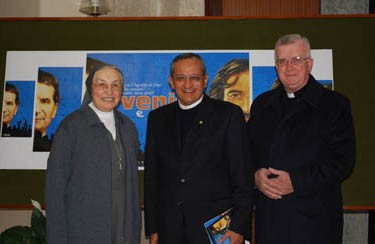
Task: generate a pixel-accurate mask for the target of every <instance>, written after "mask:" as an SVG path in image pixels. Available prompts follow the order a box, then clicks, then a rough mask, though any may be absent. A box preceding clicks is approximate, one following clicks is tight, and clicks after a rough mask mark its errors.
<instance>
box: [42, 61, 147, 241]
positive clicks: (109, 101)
mask: <svg viewBox="0 0 375 244" xmlns="http://www.w3.org/2000/svg"><path fill="white" fill-rule="evenodd" d="M86 89H87V91H86V95H85V99H84V101H83V103H82V106H81V109H79V110H77V111H75V112H73V113H72V114H70V115H68V116H67V117H66V118H65V119H64V121H63V122H62V123H61V125H60V127H59V129H58V130H57V133H56V135H55V137H54V142H53V146H52V149H51V152H50V155H49V158H48V166H47V178H46V211H47V235H48V243H53V244H60V243H64V244H67V243H82V244H83V243H90V244H95V243H98V244H104V243H106V244H107V243H111V244H125V243H126V244H133V243H134V244H135V243H137V244H139V241H140V225H141V224H140V202H139V186H138V173H137V153H138V148H139V140H138V133H137V130H136V128H135V126H134V124H133V123H132V121H131V120H130V119H129V118H127V117H126V116H124V115H123V114H121V113H120V112H118V111H117V110H116V109H115V108H116V106H117V105H118V104H119V102H120V99H121V95H122V90H123V75H122V73H121V71H120V70H119V69H118V68H116V67H115V66H111V65H100V66H97V67H96V68H95V69H94V70H93V71H92V72H91V73H90V75H89V76H88V78H87V80H86Z"/></svg>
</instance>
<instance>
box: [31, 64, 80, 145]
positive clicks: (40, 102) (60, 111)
mask: <svg viewBox="0 0 375 244" xmlns="http://www.w3.org/2000/svg"><path fill="white" fill-rule="evenodd" d="M81 81H82V68H76V67H40V68H39V69H38V79H37V82H36V95H35V113H34V142H33V151H34V152H48V151H49V150H50V149H51V145H52V141H53V135H54V134H55V132H56V130H57V127H58V126H59V124H60V123H61V121H62V120H63V118H64V117H65V116H66V115H68V114H69V113H71V112H73V111H74V110H76V109H78V108H79V106H80V101H81V93H82V91H81V88H82V85H81Z"/></svg>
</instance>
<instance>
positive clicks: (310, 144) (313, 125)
mask: <svg viewBox="0 0 375 244" xmlns="http://www.w3.org/2000/svg"><path fill="white" fill-rule="evenodd" d="M295 96H296V97H295V98H294V99H293V100H291V99H288V98H287V96H286V93H285V91H284V89H283V87H282V86H281V85H280V87H278V88H277V89H275V90H272V91H268V92H266V93H264V94H262V95H260V96H258V97H257V98H256V99H255V101H254V102H253V104H252V107H251V114H250V120H249V121H248V124H247V125H248V133H249V142H250V151H251V162H252V164H253V165H255V167H256V169H259V168H268V167H272V168H275V169H280V170H284V171H287V172H289V174H290V178H291V181H292V184H293V187H294V192H293V193H292V194H289V195H285V196H283V198H282V199H278V200H273V199H270V198H268V197H266V196H265V195H263V194H262V193H261V192H260V191H259V192H257V195H258V197H257V199H256V203H255V205H256V206H255V209H256V211H255V216H256V217H255V220H256V222H255V238H256V243H257V244H258V243H260V244H262V243H280V244H281V243H288V244H300V243H303V244H315V243H319V244H339V243H342V231H343V213H342V196H341V183H342V182H343V181H344V180H345V179H346V178H348V177H349V176H350V174H351V173H352V171H353V169H354V164H355V136H354V127H353V121H352V115H351V111H350V103H349V101H348V99H347V98H346V97H344V96H343V95H341V94H339V93H337V92H335V91H331V90H328V89H326V88H324V87H323V86H322V85H320V84H319V83H318V82H317V81H316V80H315V79H314V78H313V77H312V76H310V79H309V81H308V83H307V85H306V86H305V87H304V88H302V89H301V90H300V91H298V92H296V93H295ZM288 104H289V105H288ZM287 108H289V109H287Z"/></svg>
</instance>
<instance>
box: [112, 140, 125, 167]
mask: <svg viewBox="0 0 375 244" xmlns="http://www.w3.org/2000/svg"><path fill="white" fill-rule="evenodd" d="M119 140H120V138H119ZM114 144H115V150H116V154H117V158H118V166H119V169H120V170H122V169H123V166H122V155H121V153H120V150H119V148H118V145H117V143H116V141H114ZM119 144H120V146H121V144H122V143H121V140H120V143H119Z"/></svg>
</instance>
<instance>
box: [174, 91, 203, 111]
mask: <svg viewBox="0 0 375 244" xmlns="http://www.w3.org/2000/svg"><path fill="white" fill-rule="evenodd" d="M202 100H203V94H202V96H201V98H199V99H198V100H197V101H196V102H194V103H192V104H190V105H183V104H181V103H180V101H178V106H179V107H180V108H181V109H182V110H188V109H192V108H195V107H196V106H198V104H200V103H201V102H202Z"/></svg>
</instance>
